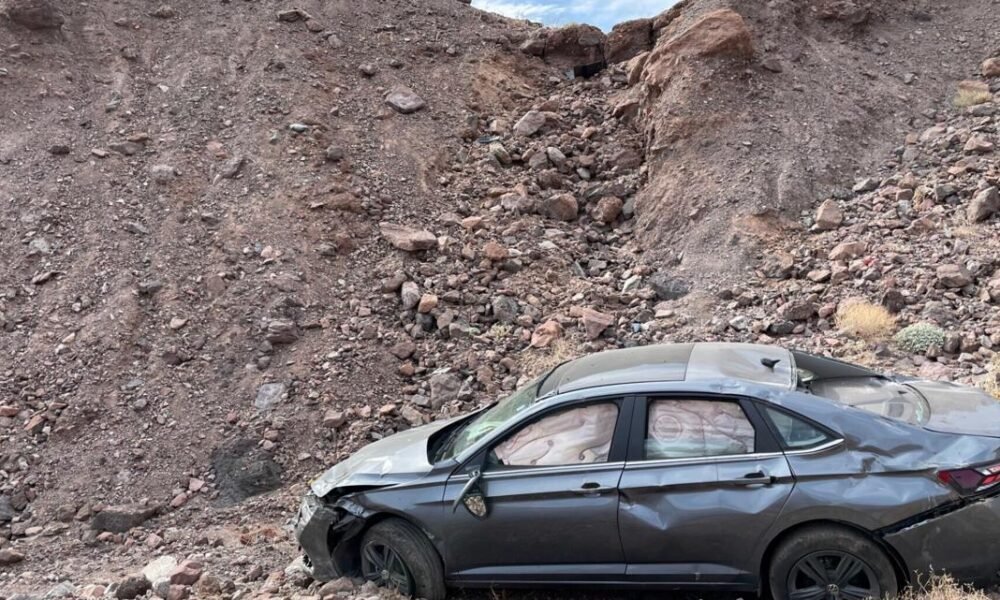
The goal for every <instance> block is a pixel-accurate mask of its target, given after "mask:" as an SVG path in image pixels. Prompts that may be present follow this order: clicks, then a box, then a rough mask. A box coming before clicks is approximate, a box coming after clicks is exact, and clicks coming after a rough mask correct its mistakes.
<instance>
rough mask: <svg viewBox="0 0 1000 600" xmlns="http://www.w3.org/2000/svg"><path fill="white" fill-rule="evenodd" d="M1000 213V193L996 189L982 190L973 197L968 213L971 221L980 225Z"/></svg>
mask: <svg viewBox="0 0 1000 600" xmlns="http://www.w3.org/2000/svg"><path fill="white" fill-rule="evenodd" d="M997 212H1000V192H998V191H997V188H995V187H989V188H986V189H985V190H980V191H979V192H978V193H976V195H975V196H973V197H972V202H970V203H969V208H968V209H967V211H966V214H967V216H968V217H969V220H970V221H972V222H973V223H979V222H980V221H985V220H987V219H989V218H990V217H992V216H993V215H994V214H996V213H997Z"/></svg>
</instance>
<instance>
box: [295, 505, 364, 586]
mask: <svg viewBox="0 0 1000 600" xmlns="http://www.w3.org/2000/svg"><path fill="white" fill-rule="evenodd" d="M366 517H367V513H366V512H365V510H364V509H362V508H361V506H359V505H358V504H356V503H354V502H352V501H351V500H349V499H348V498H346V497H343V498H340V499H338V500H337V501H336V502H333V503H331V502H327V501H325V500H324V499H322V498H319V497H318V496H316V495H315V494H312V493H309V494H306V496H305V497H304V498H303V499H302V504H301V505H300V506H299V512H298V514H297V515H296V517H295V525H294V531H295V539H296V540H297V541H298V543H299V547H301V548H302V552H303V553H304V554H305V565H306V568H307V569H308V570H309V574H310V575H311V576H312V577H313V579H316V580H318V581H329V580H331V579H336V578H337V577H340V576H342V575H349V573H348V572H347V571H348V568H347V567H348V566H349V565H351V564H352V558H353V557H352V556H350V552H349V551H348V550H347V549H345V548H344V544H343V542H345V541H347V540H350V539H352V538H354V537H355V536H356V535H357V533H358V532H359V531H361V529H362V527H363V525H364V520H365V518H366Z"/></svg>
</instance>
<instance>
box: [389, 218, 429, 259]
mask: <svg viewBox="0 0 1000 600" xmlns="http://www.w3.org/2000/svg"><path fill="white" fill-rule="evenodd" d="M379 231H381V232H382V237H384V238H385V239H387V240H388V241H389V243H390V244H392V245H393V246H394V247H396V248H398V249H400V250H403V251H405V252H418V251H420V250H430V249H432V248H436V247H437V243H438V242H437V238H436V237H435V236H434V234H433V233H431V232H429V231H426V230H421V229H412V228H410V227H405V226H403V225H395V224H393V223H379Z"/></svg>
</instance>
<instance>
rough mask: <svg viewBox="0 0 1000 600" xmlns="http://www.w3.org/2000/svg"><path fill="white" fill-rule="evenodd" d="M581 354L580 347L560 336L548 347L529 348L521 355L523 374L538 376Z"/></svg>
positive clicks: (525, 375)
mask: <svg viewBox="0 0 1000 600" xmlns="http://www.w3.org/2000/svg"><path fill="white" fill-rule="evenodd" d="M579 354H580V352H579V349H578V348H577V347H576V345H575V344H573V343H572V342H571V341H569V340H567V339H566V338H560V339H558V340H556V341H554V342H552V344H551V345H550V346H549V347H548V348H532V349H528V350H526V351H525V352H524V354H522V355H521V360H520V361H519V362H520V363H521V375H522V376H524V377H536V376H538V375H541V374H542V373H544V372H545V371H548V370H549V369H551V368H552V367H554V366H556V365H558V364H560V363H564V362H566V361H567V360H570V359H573V358H576V357H577V356H578V355H579Z"/></svg>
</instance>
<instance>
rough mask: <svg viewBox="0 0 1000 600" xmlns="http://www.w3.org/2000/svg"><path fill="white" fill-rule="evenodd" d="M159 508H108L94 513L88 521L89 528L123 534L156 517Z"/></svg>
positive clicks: (123, 506) (139, 506)
mask: <svg viewBox="0 0 1000 600" xmlns="http://www.w3.org/2000/svg"><path fill="white" fill-rule="evenodd" d="M159 511H160V506H159V505H156V504H152V505H149V504H120V505H118V506H108V507H105V508H104V510H102V511H100V512H98V513H95V514H94V516H93V518H91V520H90V528H91V529H94V530H97V531H110V532H112V533H125V532H126V531H128V530H129V529H132V528H133V527H138V526H139V525H142V524H143V523H145V522H146V521H148V520H149V519H152V518H153V517H154V516H156V513H158V512H159Z"/></svg>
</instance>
